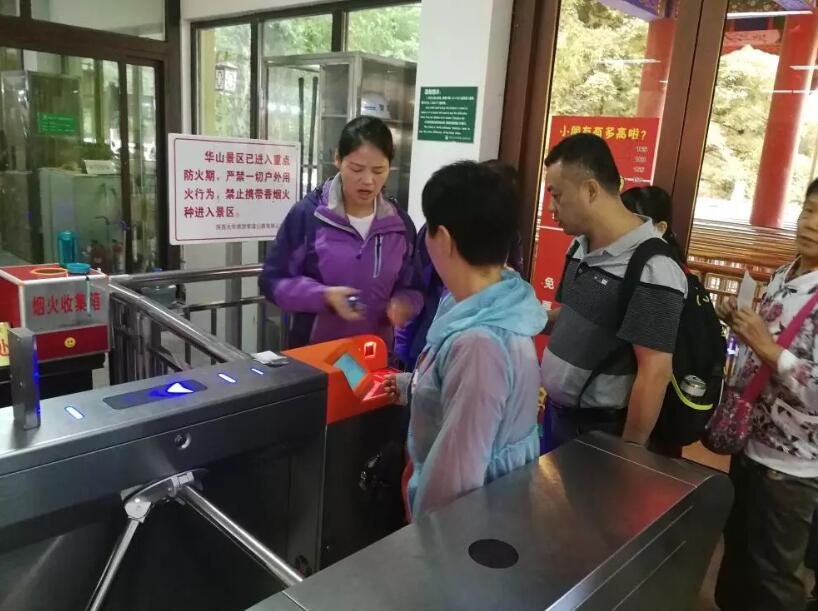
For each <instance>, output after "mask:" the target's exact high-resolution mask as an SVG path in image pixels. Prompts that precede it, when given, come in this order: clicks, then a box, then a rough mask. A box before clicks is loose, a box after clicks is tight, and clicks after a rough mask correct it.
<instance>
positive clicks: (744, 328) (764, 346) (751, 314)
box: [730, 308, 783, 367]
mask: <svg viewBox="0 0 818 611" xmlns="http://www.w3.org/2000/svg"><path fill="white" fill-rule="evenodd" d="M730 327H731V328H732V329H733V331H735V333H736V335H738V337H739V339H740V340H741V341H742V342H744V344H745V345H747V346H748V347H749V348H750V349H751V350H752V351H753V352H755V353H756V354H757V355H758V356H759V357H760V358H761V359H762V360H763V361H765V362H766V363H767V364H768V365H771V366H773V367H775V366H776V365H777V363H778V357H779V356H781V352H782V351H783V349H782V348H781V346H779V345H778V344H777V343H776V341H775V338H774V337H773V335H772V333H770V330H769V329H768V328H767V323H765V322H764V320H763V319H762V318H761V316H759V315H758V313H757V312H755V311H754V310H750V309H748V308H742V309H740V310H736V311H734V312H733V314H732V316H731V322H730Z"/></svg>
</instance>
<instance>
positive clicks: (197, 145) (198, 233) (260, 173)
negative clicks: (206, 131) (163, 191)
mask: <svg viewBox="0 0 818 611" xmlns="http://www.w3.org/2000/svg"><path fill="white" fill-rule="evenodd" d="M168 150H169V151H170V154H169V156H168V163H169V168H168V176H169V177H170V180H169V197H168V201H169V205H170V213H169V218H170V242H171V244H206V243H213V242H243V241H248V240H250V241H259V240H269V239H272V238H273V237H274V236H275V234H276V232H277V231H278V228H279V226H280V225H281V223H282V221H283V220H284V217H285V216H286V215H287V212H289V210H290V208H292V206H293V204H295V202H296V198H297V196H298V180H299V177H300V171H301V170H300V166H299V160H300V159H301V149H300V146H299V145H298V144H297V143H276V142H267V141H264V140H246V139H238V138H216V137H212V136H190V135H184V134H170V135H169V136H168Z"/></svg>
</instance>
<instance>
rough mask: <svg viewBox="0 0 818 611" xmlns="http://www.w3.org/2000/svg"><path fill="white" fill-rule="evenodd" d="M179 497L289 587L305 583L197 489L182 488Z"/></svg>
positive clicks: (288, 566)
mask: <svg viewBox="0 0 818 611" xmlns="http://www.w3.org/2000/svg"><path fill="white" fill-rule="evenodd" d="M177 498H178V499H181V500H182V501H184V503H186V504H187V505H189V506H190V507H191V508H192V509H194V510H195V511H196V513H198V514H199V515H200V516H202V517H203V518H204V519H205V520H207V521H208V522H210V524H212V525H213V526H215V527H216V528H218V529H219V530H220V531H222V532H223V533H224V534H225V535H227V537H228V538H230V539H232V541H233V542H234V543H236V545H238V546H239V547H240V548H241V549H242V550H244V551H245V552H246V553H247V555H249V556H250V557H251V558H252V559H253V560H255V561H256V562H258V563H259V564H260V565H261V566H262V567H263V568H265V569H267V570H268V571H269V572H270V573H272V574H273V575H275V576H276V577H278V578H279V579H280V580H281V581H282V583H284V585H286V586H287V587H290V586H293V585H295V584H298V583H301V582H302V581H303V580H304V578H303V577H302V576H301V575H299V574H298V572H296V570H295V569H293V568H292V567H291V566H290V565H288V564H287V563H286V562H284V560H282V559H281V558H279V557H278V556H277V555H275V554H274V553H273V552H271V551H270V550H269V549H267V548H266V547H265V546H264V545H263V544H262V543H261V542H260V541H259V540H258V539H256V538H255V537H253V536H252V535H251V534H250V533H248V532H247V531H246V530H244V529H243V528H242V527H241V526H239V525H238V524H236V523H235V522H234V521H233V520H231V519H230V518H229V517H228V516H227V515H226V514H225V513H224V512H222V511H221V510H220V509H219V508H218V507H216V506H215V505H213V503H211V502H210V501H208V500H207V499H206V498H205V497H203V496H202V495H201V494H199V492H198V491H197V490H196V489H194V488H192V487H190V486H188V485H186V486H181V487H180V488H179V491H178V492H177Z"/></svg>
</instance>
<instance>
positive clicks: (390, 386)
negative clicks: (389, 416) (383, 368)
mask: <svg viewBox="0 0 818 611" xmlns="http://www.w3.org/2000/svg"><path fill="white" fill-rule="evenodd" d="M383 391H384V393H386V394H387V395H388V396H389V400H390V401H392V403H394V404H395V405H399V401H400V391H399V390H398V376H397V374H394V373H393V374H392V375H390V376H387V377H386V379H385V380H384V381H383Z"/></svg>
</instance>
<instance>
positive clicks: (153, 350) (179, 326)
mask: <svg viewBox="0 0 818 611" xmlns="http://www.w3.org/2000/svg"><path fill="white" fill-rule="evenodd" d="M260 272H261V265H259V264H251V265H240V266H232V267H220V268H212V269H197V270H175V271H167V272H151V273H146V274H132V275H120V276H113V277H111V279H110V284H109V287H110V289H109V290H110V297H111V299H110V308H111V312H110V334H111V352H110V355H109V364H108V367H109V375H110V381H111V384H120V383H123V382H128V381H133V380H140V379H144V378H148V377H153V376H157V375H165V374H167V373H170V372H171V371H177V372H178V371H183V370H185V369H190V368H192V367H195V366H199V365H202V364H204V363H205V362H207V361H208V360H209V361H210V362H211V363H217V362H227V361H232V360H239V359H244V358H249V356H250V355H249V354H248V353H247V352H245V351H244V350H243V349H242V348H243V346H242V341H241V338H242V332H241V330H242V329H241V327H242V322H243V314H242V313H243V310H244V308H245V307H247V306H256V307H257V308H258V312H257V327H256V334H257V343H256V347H257V348H258V349H262V348H272V349H281V348H282V347H283V346H285V345H286V334H285V333H284V332H283V329H285V327H286V317H284V316H282V315H281V314H280V312H279V311H278V310H277V309H276V308H275V307H274V306H272V305H271V304H269V303H267V302H266V300H265V299H264V297H263V296H262V295H258V294H257V293H256V294H255V295H249V296H246V297H244V296H241V279H242V278H252V277H257V276H258V275H259V273H260ZM236 281H238V295H239V297H238V298H237V299H224V300H215V301H208V302H205V303H187V299H186V294H187V291H186V285H188V284H193V283H199V282H225V283H228V282H234V283H235V282H236ZM169 286H176V287H177V294H180V295H182V298H181V299H176V300H174V302H173V303H172V304H170V305H169V307H165V306H164V305H162V304H160V303H158V302H156V301H154V300H153V299H151V298H149V297H148V296H146V295H143V294H141V293H140V292H139V291H140V289H145V288H146V287H152V288H158V287H169ZM233 286H234V289H235V288H236V286H235V284H234V285H233ZM232 292H233V294H235V293H236V291H235V290H234V291H232ZM220 311H223V312H224V313H225V316H224V319H223V321H222V322H223V323H224V328H225V334H226V335H227V334H228V333H227V327H228V326H229V324H232V325H233V328H234V329H237V330H238V332H237V333H236V332H234V333H233V337H232V338H231V339H232V340H233V341H228V340H227V339H226V338H220V337H218V335H219V333H218V331H219V312H220ZM198 312H209V313H210V316H209V319H210V330H209V331H207V330H205V329H203V328H202V327H201V326H199V325H197V324H194V322H192V321H191V318H192V317H193V315H194V314H195V313H198ZM228 319H230V320H228Z"/></svg>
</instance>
